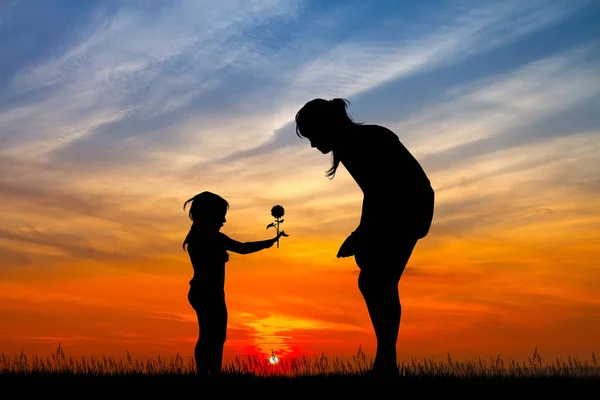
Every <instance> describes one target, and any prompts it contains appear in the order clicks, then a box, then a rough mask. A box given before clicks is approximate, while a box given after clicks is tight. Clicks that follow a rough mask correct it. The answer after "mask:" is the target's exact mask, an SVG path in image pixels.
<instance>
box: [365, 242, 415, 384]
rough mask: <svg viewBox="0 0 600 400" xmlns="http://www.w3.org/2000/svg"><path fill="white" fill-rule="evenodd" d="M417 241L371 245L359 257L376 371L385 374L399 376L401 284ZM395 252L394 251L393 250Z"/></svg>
mask: <svg viewBox="0 0 600 400" xmlns="http://www.w3.org/2000/svg"><path fill="white" fill-rule="evenodd" d="M415 244H416V240H402V241H395V242H394V243H389V244H388V245H387V246H381V244H378V245H377V246H369V248H368V249H365V250H364V251H363V252H361V253H359V254H357V255H356V257H355V259H356V263H357V265H358V266H359V268H360V269H361V271H360V274H359V276H358V287H359V289H360V292H361V294H362V295H363V298H364V299H365V303H366V305H367V310H368V311H369V317H370V318H371V322H372V324H373V329H374V331H375V337H376V339H377V351H376V355H375V361H374V364H373V369H374V371H376V372H382V373H384V374H388V373H397V371H398V370H397V362H396V342H397V340H398V331H399V329H400V318H401V313H402V308H401V304H400V296H399V294H398V283H399V281H400V277H401V276H402V273H403V272H404V268H405V267H406V264H407V263H408V260H409V258H410V255H411V254H412V251H413V249H414V247H415ZM390 249H394V250H390Z"/></svg>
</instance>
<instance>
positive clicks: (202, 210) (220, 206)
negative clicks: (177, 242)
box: [182, 191, 229, 250]
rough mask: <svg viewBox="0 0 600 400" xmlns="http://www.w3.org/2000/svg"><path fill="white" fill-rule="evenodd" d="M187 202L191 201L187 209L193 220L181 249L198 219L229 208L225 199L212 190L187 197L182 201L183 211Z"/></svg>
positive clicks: (209, 216) (195, 226) (187, 240)
mask: <svg viewBox="0 0 600 400" xmlns="http://www.w3.org/2000/svg"><path fill="white" fill-rule="evenodd" d="M188 203H192V205H191V206H190V210H189V211H188V216H189V218H190V219H191V220H192V221H193V222H192V227H191V228H190V231H189V232H188V234H187V236H186V237H185V240H184V241H183V245H182V247H183V249H184V250H185V245H186V244H187V243H188V242H189V239H190V235H191V234H192V232H193V231H194V230H195V228H197V227H198V225H197V224H198V223H199V221H201V220H202V219H206V218H207V217H208V218H211V217H212V216H214V215H215V214H216V213H220V212H221V211H222V210H227V209H229V203H228V202H227V200H225V199H224V198H222V197H221V196H219V195H218V194H215V193H212V192H207V191H204V192H201V193H198V194H197V195H195V196H194V197H192V198H190V199H187V200H186V201H185V203H183V210H184V211H185V207H186V206H187V205H188Z"/></svg>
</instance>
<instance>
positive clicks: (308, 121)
mask: <svg viewBox="0 0 600 400" xmlns="http://www.w3.org/2000/svg"><path fill="white" fill-rule="evenodd" d="M349 105H350V102H349V101H348V100H346V99H342V98H338V97H336V98H334V99H331V100H325V99H320V98H317V99H313V100H311V101H309V102H308V103H306V104H305V105H304V106H303V107H302V108H301V109H300V110H299V111H298V112H297V113H296V118H295V119H296V135H298V136H299V137H307V138H309V137H308V136H306V134H303V133H302V132H303V131H304V132H305V133H309V135H310V132H312V131H314V130H316V129H315V128H318V130H333V129H340V128H341V129H343V128H344V127H348V126H354V125H362V122H354V121H353V120H352V118H351V117H350V116H349V115H348V112H347V110H348V106H349ZM339 165H340V159H339V157H338V154H337V152H336V151H335V150H333V151H332V152H331V167H330V168H329V169H328V170H327V171H326V172H325V176H326V177H328V178H329V179H333V177H334V176H335V172H336V171H337V169H338V166H339Z"/></svg>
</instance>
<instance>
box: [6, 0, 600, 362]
mask: <svg viewBox="0 0 600 400" xmlns="http://www.w3.org/2000/svg"><path fill="white" fill-rule="evenodd" d="M5 3H6V2H5ZM9 3H10V4H9ZM9 3H6V4H4V3H2V4H0V27H1V28H2V29H0V44H1V45H0V59H1V60H2V62H1V63H0V88H2V90H0V353H4V354H8V355H12V354H13V353H18V352H21V351H24V352H25V353H26V354H31V355H33V354H36V355H40V356H44V355H49V354H50V353H52V352H54V351H55V350H56V348H57V347H58V345H59V343H61V344H62V347H63V350H64V351H65V353H66V354H67V355H72V356H80V355H84V356H85V355H110V356H114V357H118V358H122V357H124V356H125V355H126V352H127V351H129V352H130V353H131V355H132V356H133V357H136V358H139V359H143V358H145V357H154V356H157V355H161V356H168V355H174V354H177V353H179V354H181V355H183V356H191V355H192V353H193V348H194V344H195V341H196V338H197V334H198V331H197V329H198V328H197V323H196V320H195V314H194V312H193V310H192V308H191V307H190V305H189V304H188V302H187V291H188V282H189V280H190V278H191V276H192V269H191V266H190V263H189V260H188V258H187V254H186V253H185V252H184V251H183V250H182V248H181V242H182V240H183V238H184V236H185V235H186V233H187V230H188V229H189V225H190V221H189V219H188V217H187V213H186V212H184V211H183V209H182V206H183V203H184V201H185V200H187V199H188V198H190V197H192V196H194V195H195V194H197V193H199V192H201V191H205V190H209V191H213V192H216V193H218V194H220V195H222V196H223V197H224V198H226V199H227V200H228V201H229V203H230V211H229V213H228V215H227V223H226V224H225V226H224V227H223V230H222V231H223V232H224V233H226V234H228V235H230V236H231V237H233V238H235V239H237V240H240V241H250V240H262V239H267V238H269V237H271V235H273V234H274V231H273V230H268V231H267V230H265V227H266V226H267V224H269V223H270V222H272V217H271V215H270V210H271V207H272V206H274V205H275V204H280V205H282V206H283V207H285V210H286V214H285V223H284V224H283V225H282V228H283V229H285V231H286V232H287V233H288V234H289V235H290V236H289V237H287V238H282V240H281V246H280V248H276V247H272V248H270V249H268V250H265V251H262V252H259V253H255V254H249V255H243V256H242V255H238V254H231V258H230V261H229V263H228V264H227V266H226V268H227V281H226V294H227V302H228V307H229V329H228V340H227V343H226V345H225V357H226V360H231V359H232V358H233V357H235V356H237V355H258V356H260V357H268V356H269V355H270V353H271V351H274V352H275V354H276V355H277V356H278V357H280V358H284V357H291V356H296V355H302V354H304V355H320V354H321V353H324V354H325V355H326V356H331V357H342V358H346V357H351V356H352V355H355V354H356V352H357V351H358V349H359V346H361V348H362V350H363V351H364V352H365V353H366V355H367V356H369V357H373V356H374V349H375V337H374V333H373V331H372V327H371V324H370V321H369V318H368V315H367V310H366V307H365V305H364V303H363V300H362V298H361V296H360V293H359V290H358V287H357V272H358V270H357V267H356V266H355V265H354V263H353V260H352V259H337V258H336V257H335V255H336V253H337V250H338V247H339V245H340V244H341V243H342V242H343V240H344V239H345V238H346V236H347V235H348V234H349V233H350V232H352V231H353V230H354V229H355V227H356V225H357V224H358V221H359V218H360V208H361V193H360V191H359V189H358V187H357V186H356V184H355V183H354V182H353V181H352V180H351V179H350V177H349V175H348V173H347V171H346V170H345V169H344V168H343V166H342V167H340V169H339V170H338V173H337V175H336V176H335V178H334V179H333V180H331V181H330V180H328V179H327V178H326V177H325V171H326V170H327V169H328V168H329V166H330V157H329V156H324V155H322V154H320V153H319V152H318V151H316V150H315V149H311V148H310V145H309V143H308V140H306V139H300V138H298V137H297V136H296V133H295V131H294V124H293V120H294V115H295V113H296V111H297V110H298V109H299V108H300V107H301V106H302V105H303V104H305V103H306V102H307V101H309V100H311V99H313V98H315V97H323V98H334V97H343V98H347V99H348V100H350V107H349V110H348V111H349V113H350V115H351V117H352V118H354V119H355V120H356V121H360V122H365V123H374V124H381V125H384V126H386V127H388V128H390V129H392V130H393V131H394V132H396V133H397V134H398V136H399V137H400V139H401V141H402V142H403V143H404V144H405V145H406V147H407V148H408V149H409V150H411V152H413V154H414V155H415V157H416V158H417V159H418V160H419V161H420V162H421V164H422V166H423V168H424V169H425V171H426V172H427V174H428V176H429V177H430V179H431V182H432V185H433V187H434V189H435V191H436V206H435V217H434V221H433V226H432V228H431V231H430V234H429V236H427V237H426V238H425V239H423V240H422V241H420V242H419V243H418V244H417V247H416V249H415V251H414V253H413V256H412V258H411V260H410V262H409V265H408V268H407V270H406V272H405V274H404V276H403V277H402V280H401V281H400V287H399V290H400V293H401V299H402V305H403V314H402V323H401V328H400V336H399V340H398V357H399V359H400V360H410V359H411V358H413V357H414V358H417V359H423V358H424V357H425V358H428V357H431V358H434V359H438V360H439V359H442V360H445V359H446V356H447V353H450V355H451V356H452V357H453V358H454V359H463V358H465V359H473V358H477V357H484V358H487V357H496V356H497V355H498V354H500V355H501V356H503V357H505V358H509V357H514V358H518V359H526V358H527V357H529V356H531V354H532V353H533V351H534V349H535V348H536V347H537V348H538V350H539V352H540V355H541V357H542V359H544V360H548V361H553V360H554V359H555V358H556V357H580V358H581V359H590V358H591V355H592V352H595V354H596V355H599V354H600V339H599V338H600V290H599V288H600V263H599V260H600V80H599V79H598V71H599V70H600V51H599V50H600V41H599V40H598V38H599V37H600V35H598V32H599V31H598V24H597V20H598V17H597V15H598V9H597V4H595V3H594V2H587V1H579V0H570V1H564V2H551V1H546V0H532V1H528V2H523V1H506V2H480V3H477V2H473V4H471V5H470V6H468V7H466V6H465V4H463V3H462V2H439V4H437V5H436V6H432V5H431V4H430V3H429V2H427V4H425V2H397V3H394V2H387V3H386V7H381V5H380V3H379V2H364V1H354V2H352V1H344V2H335V1H331V2H329V1H327V2H315V1H308V0H300V1H287V0H269V1H255V2H251V3H248V2H240V4H237V3H236V2H233V1H217V2H201V3H199V2H191V1H184V2H177V1H173V2H168V3H165V4H162V3H161V4H159V3H156V4H154V5H153V6H147V5H146V6H143V7H142V6H141V3H140V4H138V3H135V2H81V4H79V3H78V5H77V6H76V7H75V6H74V5H73V4H72V3H73V2H68V1H63V2H61V1H57V2H53V4H52V6H50V5H39V4H36V6H35V7H31V4H30V3H29V2H28V1H20V2H9ZM242 3H243V4H242ZM388 3H389V4H388ZM392 3H394V4H392ZM409 3H410V4H409ZM476 3H477V4H476ZM140 7H142V8H141V9H140ZM387 7H389V8H387ZM356 16H361V17H364V18H356ZM592 34H595V35H596V37H594V38H592V37H590V36H592ZM3 39H4V40H3ZM393 206H394V205H393V204H389V205H383V206H382V210H381V213H382V215H381V217H382V218H385V212H386V207H393Z"/></svg>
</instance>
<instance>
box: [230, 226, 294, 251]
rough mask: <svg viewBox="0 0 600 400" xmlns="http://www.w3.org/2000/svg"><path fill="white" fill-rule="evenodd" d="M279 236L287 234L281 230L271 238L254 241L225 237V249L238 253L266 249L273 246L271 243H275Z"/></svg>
mask: <svg viewBox="0 0 600 400" xmlns="http://www.w3.org/2000/svg"><path fill="white" fill-rule="evenodd" d="M281 236H287V234H286V233H285V232H283V231H281V232H279V234H278V235H277V236H275V237H274V238H273V239H267V240H258V241H254V242H238V241H237V240H235V239H231V238H230V237H227V239H228V240H227V241H226V249H227V250H229V251H233V252H234V253H238V254H250V253H256V252H257V251H261V250H264V249H268V248H269V247H271V246H273V244H275V242H277V239H279V238H280V237H281Z"/></svg>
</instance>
